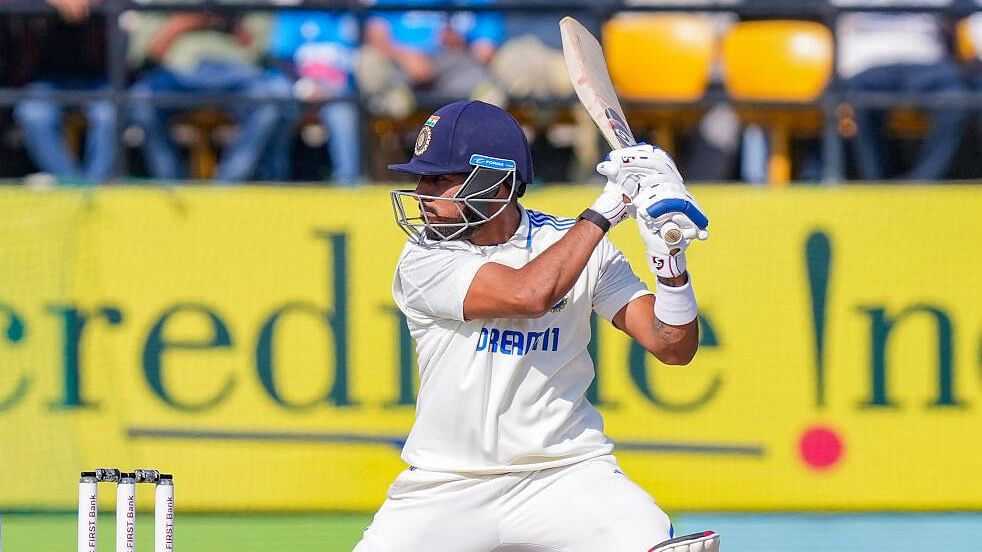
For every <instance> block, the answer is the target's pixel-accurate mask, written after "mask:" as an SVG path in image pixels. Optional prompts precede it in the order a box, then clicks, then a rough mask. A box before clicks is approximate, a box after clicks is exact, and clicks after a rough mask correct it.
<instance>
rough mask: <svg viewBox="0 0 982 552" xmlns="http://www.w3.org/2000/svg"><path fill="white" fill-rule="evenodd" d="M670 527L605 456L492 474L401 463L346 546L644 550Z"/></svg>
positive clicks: (442, 550)
mask: <svg viewBox="0 0 982 552" xmlns="http://www.w3.org/2000/svg"><path fill="white" fill-rule="evenodd" d="M671 534H672V528H671V523H670V522H669V519H668V516H667V515H665V512H663V511H662V510H661V508H659V507H658V504H656V503H655V501H654V499H652V498H651V496H649V495H648V493H646V492H645V491H644V490H643V489H642V488H641V487H639V486H638V485H636V484H635V483H634V482H633V481H631V480H630V479H628V478H627V476H625V475H624V473H623V472H622V471H621V469H620V467H619V466H618V465H617V461H616V460H615V459H614V457H613V456H610V455H607V456H600V457H597V458H593V459H591V460H586V461H583V462H580V463H577V464H573V465H570V466H563V467H560V468H552V469H547V470H540V471H532V472H514V473H507V474H498V475H480V476H465V475H461V474H453V473H444V472H430V471H424V470H419V469H409V470H405V471H403V472H402V473H401V474H400V475H399V477H397V478H396V480H395V482H394V483H393V484H392V486H391V487H389V491H388V493H387V498H386V501H385V503H384V504H382V508H381V509H379V511H378V513H376V514H375V518H374V519H373V520H372V524H371V525H370V526H369V527H368V528H367V529H366V530H365V534H364V536H363V537H362V540H361V542H360V543H358V545H357V546H355V552H406V551H413V552H492V551H494V552H504V551H508V552H519V551H527V552H547V551H548V552H554V551H562V552H648V551H649V550H650V549H651V548H652V547H653V546H655V545H656V544H658V543H660V542H662V541H664V540H667V539H669V538H671Z"/></svg>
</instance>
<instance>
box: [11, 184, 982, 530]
mask: <svg viewBox="0 0 982 552" xmlns="http://www.w3.org/2000/svg"><path fill="white" fill-rule="evenodd" d="M595 193H596V191H595V190H591V189H588V188H579V187H570V188H547V189H545V190H536V191H534V192H532V193H530V195H529V196H528V197H527V198H526V200H527V201H526V203H527V204H528V205H530V206H532V207H535V208H537V209H541V210H545V211H549V212H553V213H555V214H558V215H562V216H575V215H576V214H577V213H579V211H581V210H582V208H583V206H585V205H588V204H589V203H590V201H592V198H593V197H594V195H595ZM696 194H697V195H698V197H699V199H700V201H701V202H702V204H703V205H704V206H705V207H706V209H707V210H708V211H709V213H710V215H711V217H710V218H711V221H712V222H711V225H710V229H711V231H712V237H711V239H710V240H709V241H708V242H706V243H697V244H695V245H694V246H693V247H692V248H691V249H690V254H689V257H690V258H689V265H690V269H691V271H692V274H693V282H694V286H695V288H696V293H697V297H698V299H699V303H700V309H701V323H702V329H703V331H702V344H701V348H700V352H699V353H698V355H697V356H696V359H695V360H694V361H693V363H692V364H691V365H690V366H687V367H670V366H662V365H659V363H658V362H657V361H655V360H654V359H652V358H647V357H646V355H644V354H642V352H641V350H640V349H639V348H637V347H634V346H632V345H631V343H630V341H629V340H627V339H625V338H624V337H623V336H622V335H620V334H619V332H617V331H616V330H614V329H612V328H610V327H609V326H608V325H607V324H606V323H605V322H603V321H600V322H598V324H597V334H596V338H595V340H594V342H593V344H592V348H593V353H594V354H595V358H596V359H597V365H598V375H597V379H596V382H595V385H594V387H593V388H592V389H591V392H590V393H591V399H592V400H593V401H594V402H595V403H596V404H598V405H599V407H600V409H601V411H602V412H603V414H604V416H605V420H606V423H607V432H608V433H609V434H610V435H611V436H612V437H613V438H614V439H615V440H616V441H617V442H618V452H617V455H618V458H619V459H620V461H621V464H622V466H623V467H624V468H625V471H626V472H627V473H628V474H629V475H630V476H631V477H633V478H634V479H635V480H636V481H638V482H639V483H640V484H641V485H643V486H644V487H645V488H646V489H648V490H649V491H650V492H651V493H652V494H653V495H654V496H655V497H656V498H657V499H658V500H659V502H660V503H661V504H662V505H663V506H664V507H665V508H666V509H667V510H669V511H679V510H828V509H835V510H878V509H889V510H939V509H980V508H982V471H980V470H979V467H980V466H982V441H980V439H979V435H980V434H979V427H982V372H980V370H982V315H980V312H982V285H980V282H982V258H980V254H982V246H980V245H979V244H980V243H982V216H980V214H982V189H980V188H978V187H933V188H926V187H925V188H918V187H910V188H900V187H877V188H873V187H856V188H835V189H818V188H814V189H792V190H788V191H773V190H758V189H747V188H735V187H734V188H722V187H720V188H701V189H696ZM612 240H613V241H614V242H615V244H617V245H619V246H620V247H621V248H622V249H623V250H624V251H625V253H626V254H627V256H628V258H629V259H630V260H631V261H632V264H633V265H634V266H635V267H636V268H637V269H638V270H639V273H641V274H642V277H643V278H647V279H648V280H649V281H650V275H648V274H647V271H646V270H645V269H644V267H645V265H644V261H643V251H642V248H641V242H640V239H639V238H638V237H637V235H636V232H635V230H634V228H633V226H632V225H630V224H625V225H622V226H621V227H618V228H617V229H615V231H614V232H613V233H612ZM404 241H405V236H404V235H403V234H402V233H401V232H400V231H399V230H398V228H397V227H396V226H395V224H394V223H393V221H392V215H391V207H390V205H389V200H388V195H387V193H386V192H385V190H383V189H373V188H365V189H359V190H351V191H346V190H329V189H313V188H310V189H296V188H291V189H276V188H251V187H249V188H246V187H241V188H193V187H188V188H171V189H160V188H127V189H123V188H105V189H99V190H96V191H89V192H85V191H77V190H76V191H55V192H50V193H32V192H29V191H24V190H19V189H0V447H2V448H0V509H67V508H73V507H74V500H75V499H76V494H75V493H76V489H75V483H76V482H77V477H78V472H79V471H80V470H81V469H84V468H94V467H97V466H103V465H106V466H120V467H123V468H136V467H156V468H160V469H162V470H165V471H171V472H173V473H174V474H175V481H176V488H177V495H178V503H179V505H180V508H181V509H182V510H212V511H214V510H221V511H226V510H232V511H244V510H257V511H276V510H283V511H286V510H372V509H374V508H376V507H377V506H378V505H379V504H380V503H381V501H382V499H383V498H384V494H385V489H386V487H387V486H388V484H389V483H390V482H391V480H392V479H393V478H394V476H395V475H396V474H397V473H398V472H399V471H400V470H401V469H402V468H403V467H404V466H403V464H402V462H401V461H400V459H399V448H400V446H401V443H402V439H403V438H404V437H405V435H406V434H407V432H408V430H409V428H410V426H411V424H412V420H413V401H414V389H415V380H414V369H415V368H414V365H413V350H412V343H411V341H410V339H409V337H408V335H407V332H406V330H405V326H404V324H403V322H402V320H401V318H400V315H399V314H398V312H397V311H396V309H395V308H394V305H393V302H392V299H391V295H390V279H391V274H392V270H393V266H394V263H395V261H396V258H397V256H398V253H399V251H400V249H401V247H402V244H403V242H404ZM107 494H108V493H107Z"/></svg>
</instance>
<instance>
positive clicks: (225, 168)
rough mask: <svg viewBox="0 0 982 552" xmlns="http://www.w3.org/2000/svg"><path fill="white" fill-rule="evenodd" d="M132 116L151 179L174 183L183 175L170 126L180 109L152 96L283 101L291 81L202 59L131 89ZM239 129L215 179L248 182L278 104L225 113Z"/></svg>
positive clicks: (242, 66) (162, 72)
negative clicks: (157, 102) (159, 103)
mask: <svg viewBox="0 0 982 552" xmlns="http://www.w3.org/2000/svg"><path fill="white" fill-rule="evenodd" d="M132 91H133V93H134V98H133V100H132V102H131V116H132V117H133V120H134V122H136V124H138V125H139V126H140V127H142V128H143V130H144V134H145V137H144V143H143V148H144V155H145V157H146V161H147V165H148V167H149V169H150V174H151V176H153V177H154V178H159V179H168V180H173V179H177V178H181V177H182V176H184V171H183V170H182V168H181V165H180V163H179V161H178V154H177V149H176V148H175V146H174V144H173V143H172V142H171V140H170V135H169V131H168V122H169V120H170V118H171V117H172V116H173V115H174V114H176V113H177V111H178V110H175V109H170V108H159V107H156V106H154V105H153V103H152V102H151V101H148V100H149V99H150V98H152V97H153V95H154V94H155V93H161V92H164V93H174V92H180V93H188V94H193V93H240V94H242V95H243V96H245V97H249V98H260V97H273V98H281V97H284V96H285V95H288V94H290V82H289V81H288V80H287V79H286V78H284V77H283V76H281V75H279V74H278V73H265V72H263V71H262V70H260V69H258V68H256V67H254V66H251V65H245V64H240V63H232V62H225V61H205V62H201V63H199V64H198V65H197V66H196V67H195V68H194V69H192V70H190V71H186V72H175V71H171V70H169V69H166V68H158V69H155V70H153V71H151V72H150V73H148V74H147V75H146V76H144V77H143V78H142V79H140V80H139V81H137V82H136V83H135V84H134V85H133V88H132ZM228 111H230V112H231V113H232V114H233V116H234V117H235V118H236V120H237V121H238V123H239V130H238V133H237V135H236V137H235V139H234V140H233V141H232V143H231V144H230V145H229V147H228V148H227V150H226V151H225V152H224V154H223V155H222V158H221V161H220V162H219V164H218V169H217V174H216V175H215V179H216V180H218V181H221V182H241V181H244V180H249V179H251V178H252V176H253V174H254V173H255V172H256V165H257V164H258V163H259V160H260V158H261V156H262V155H263V152H264V151H265V150H266V146H267V143H268V142H269V140H270V138H271V136H272V134H273V131H274V130H275V128H276V126H277V123H278V122H279V121H280V120H281V111H282V107H281V105H280V104H279V103H276V102H271V103H258V104H257V103H243V104H242V105H241V106H233V107H232V108H231V109H228Z"/></svg>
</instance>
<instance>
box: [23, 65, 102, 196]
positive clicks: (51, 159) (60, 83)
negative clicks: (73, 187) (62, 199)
mask: <svg viewBox="0 0 982 552" xmlns="http://www.w3.org/2000/svg"><path fill="white" fill-rule="evenodd" d="M106 88H107V84H106V82H105V81H93V80H57V81H37V82H33V83H31V84H29V85H28V86H27V87H26V90H27V91H30V92H33V93H36V94H40V96H38V97H33V98H28V99H24V100H21V101H20V102H18V103H17V105H16V106H15V107H14V117H15V118H16V119H17V123H18V124H19V125H20V126H21V128H22V129H24V138H25V146H26V148H27V154H28V155H30V157H31V160H32V161H34V164H35V165H37V167H38V169H40V170H41V171H43V172H46V173H49V174H51V175H53V176H54V177H55V178H57V179H58V180H59V181H61V182H73V183H78V184H96V183H101V182H105V181H106V180H108V179H109V177H110V175H111V174H112V170H113V164H114V163H115V161H116V107H115V106H114V105H113V103H112V101H110V100H98V101H93V102H90V103H89V104H88V105H86V106H85V107H84V109H83V111H84V113H85V119H86V133H85V151H84V152H83V154H82V156H81V157H82V159H81V160H76V159H75V156H74V155H73V154H72V153H70V152H69V151H68V149H67V148H66V147H65V139H64V136H63V135H62V126H63V123H64V120H65V107H64V106H63V105H61V104H60V103H59V102H57V101H56V100H55V99H53V98H46V97H44V96H45V94H46V93H50V92H55V91H70V90H86V91H91V90H100V89H103V90H104V89H106Z"/></svg>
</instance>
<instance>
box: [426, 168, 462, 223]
mask: <svg viewBox="0 0 982 552" xmlns="http://www.w3.org/2000/svg"><path fill="white" fill-rule="evenodd" d="M466 179H467V174H466V173H461V174H441V175H436V176H421V177H420V178H419V182H417V183H416V193H417V194H419V195H420V196H429V197H420V199H419V208H420V210H421V211H422V212H423V213H422V214H423V217H424V218H425V219H426V221H427V222H428V223H430V224H448V223H449V224H452V223H463V222H464V214H463V213H462V212H461V210H460V203H459V202H457V201H449V200H448V201H443V200H440V199H434V198H440V197H446V198H453V197H454V196H455V195H457V192H458V191H460V187H461V186H462V185H463V184H464V180H466Z"/></svg>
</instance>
